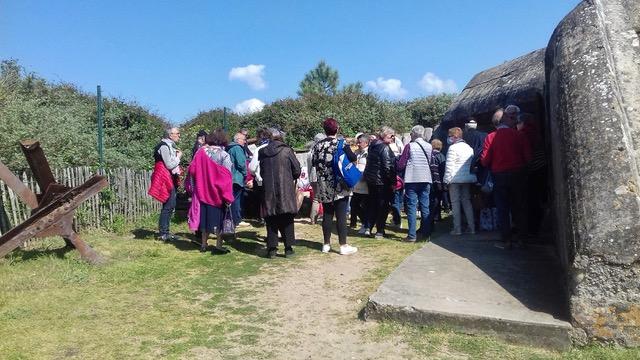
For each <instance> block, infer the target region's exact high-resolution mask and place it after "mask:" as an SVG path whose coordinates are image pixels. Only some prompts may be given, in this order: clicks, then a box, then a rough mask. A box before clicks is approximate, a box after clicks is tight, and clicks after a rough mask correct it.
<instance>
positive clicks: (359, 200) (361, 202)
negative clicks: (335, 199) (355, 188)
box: [351, 193, 370, 228]
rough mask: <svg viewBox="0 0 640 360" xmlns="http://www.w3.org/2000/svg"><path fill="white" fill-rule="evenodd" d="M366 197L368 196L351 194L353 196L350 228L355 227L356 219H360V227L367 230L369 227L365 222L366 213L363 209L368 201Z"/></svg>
mask: <svg viewBox="0 0 640 360" xmlns="http://www.w3.org/2000/svg"><path fill="white" fill-rule="evenodd" d="M368 197H369V195H368V194H358V193H353V196H352V197H351V227H354V226H356V224H357V223H358V218H360V222H361V223H362V226H364V227H365V228H369V226H370V225H369V222H368V221H367V212H366V211H365V207H366V205H367V202H368V201H369V200H368V199H367V198H368Z"/></svg>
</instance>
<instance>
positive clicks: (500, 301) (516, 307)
mask: <svg viewBox="0 0 640 360" xmlns="http://www.w3.org/2000/svg"><path fill="white" fill-rule="evenodd" d="M497 239H498V235H497V234H494V233H484V234H481V235H463V236H456V237H454V236H451V235H448V234H447V235H442V236H440V237H438V238H435V239H433V240H432V242H430V243H427V244H425V246H424V247H422V248H421V249H420V250H418V251H416V252H415V253H414V254H412V255H411V256H409V257H408V258H407V259H405V261H404V262H403V263H402V264H401V265H400V266H399V267H398V268H397V269H396V270H395V271H394V272H393V273H392V274H391V275H390V276H389V277H388V278H387V279H386V280H385V281H384V283H383V284H382V285H381V286H380V288H378V290H377V291H376V293H374V294H373V295H372V296H371V297H370V298H369V302H368V304H367V306H366V308H365V314H364V315H365V318H366V319H389V318H390V319H395V320H400V321H408V322H413V323H417V324H425V325H438V326H446V327H452V328H454V329H456V330H459V331H463V332H468V333H474V334H486V335H492V336H497V337H500V338H503V339H506V340H508V341H512V342H517V343H523V344H529V345H535V346H545V347H551V348H555V349H566V348H568V347H569V346H570V344H571V341H570V337H569V331H570V330H571V325H570V324H569V323H568V322H567V321H565V320H566V319H567V312H568V311H567V305H566V304H567V302H566V299H565V297H564V291H563V289H562V283H561V281H560V280H561V278H562V274H563V273H562V271H561V270H560V268H559V267H558V266H557V264H556V261H555V258H554V256H553V252H552V248H551V247H545V246H529V247H527V248H526V249H514V250H511V251H508V250H503V249H500V248H498V247H496V246H495V245H496V242H497Z"/></svg>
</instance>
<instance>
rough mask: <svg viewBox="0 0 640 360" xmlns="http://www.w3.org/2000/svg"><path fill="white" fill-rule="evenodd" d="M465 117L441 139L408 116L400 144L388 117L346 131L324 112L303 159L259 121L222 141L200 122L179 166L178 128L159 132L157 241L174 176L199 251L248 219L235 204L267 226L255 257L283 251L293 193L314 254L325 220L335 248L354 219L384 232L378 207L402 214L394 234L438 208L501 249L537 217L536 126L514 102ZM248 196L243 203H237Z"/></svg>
mask: <svg viewBox="0 0 640 360" xmlns="http://www.w3.org/2000/svg"><path fill="white" fill-rule="evenodd" d="M477 125H478V124H477V123H476V121H475V120H474V119H473V118H470V119H468V121H467V122H466V124H465V126H464V130H463V129H462V128H461V127H452V128H450V129H448V132H447V134H448V136H447V138H446V139H438V138H432V129H430V128H425V127H423V126H421V125H416V126H414V127H413V128H412V129H411V131H410V133H409V134H408V136H407V137H406V138H405V139H404V142H403V141H402V140H401V139H400V137H399V136H397V134H396V132H395V131H394V129H392V128H391V127H388V126H383V127H382V128H381V129H379V131H376V132H374V133H358V134H355V136H354V137H353V138H347V137H346V136H344V134H341V132H340V126H339V123H338V121H337V120H335V119H333V118H327V119H324V120H323V121H322V128H323V130H324V131H323V133H319V134H317V135H316V136H315V137H314V138H313V141H311V142H310V143H309V144H308V146H309V152H308V154H307V156H306V166H304V167H302V166H301V164H300V162H299V160H298V158H297V157H296V154H295V153H294V151H293V149H292V148H291V147H290V146H289V145H287V144H286V142H285V134H284V132H283V131H281V130H279V129H277V128H263V129H260V130H259V131H258V133H257V134H256V137H255V138H253V139H251V140H250V141H249V139H248V138H247V136H248V132H247V131H246V130H243V131H240V132H238V133H236V134H235V135H234V136H233V141H231V142H230V141H229V139H228V137H227V134H226V133H225V132H224V131H223V130H222V129H215V130H213V131H212V132H211V133H209V134H207V132H206V131H204V130H201V131H200V132H198V134H197V139H196V141H195V143H194V146H193V150H192V160H191V163H190V164H189V165H188V168H187V169H186V171H184V174H182V172H183V171H182V170H181V167H180V161H181V157H182V152H181V151H180V150H179V149H178V148H177V146H176V142H177V141H179V139H180V132H179V129H177V128H171V129H168V130H167V131H166V133H165V136H164V138H163V139H162V141H161V142H160V143H159V144H158V145H157V146H156V147H155V149H154V159H155V166H154V172H153V175H152V183H151V188H150V189H149V194H150V195H151V196H153V197H154V198H156V199H158V200H159V201H160V202H162V210H161V213H160V219H159V224H158V228H159V235H160V238H161V239H162V240H165V241H171V240H174V239H175V235H173V234H171V232H170V229H169V224H170V218H171V215H172V213H173V210H174V208H175V205H176V189H177V188H178V186H179V185H180V184H181V181H182V182H183V183H184V187H185V189H186V191H187V192H188V193H189V194H190V196H191V205H190V208H189V213H188V222H189V228H190V229H191V230H192V231H194V232H195V233H196V237H197V238H198V239H199V243H200V246H201V251H208V250H209V245H208V239H209V235H210V234H212V235H214V236H215V237H216V245H215V246H213V247H212V250H211V251H212V252H213V253H218V254H224V253H228V252H229V250H228V249H227V248H225V247H224V246H223V235H224V234H228V233H233V232H234V231H235V228H236V227H242V226H249V224H248V223H247V222H245V221H243V217H244V216H243V209H249V208H255V209H256V210H255V217H257V218H258V219H259V221H261V222H263V223H264V224H265V226H266V229H267V238H266V243H267V252H266V256H267V257H268V258H274V257H275V256H276V254H277V251H278V244H279V242H283V243H284V255H285V257H290V256H292V255H294V254H295V251H294V243H295V232H294V217H295V216H296V215H297V214H298V213H299V212H300V208H301V205H302V203H303V199H304V197H305V196H306V197H309V198H310V203H311V210H310V215H309V217H310V220H311V223H312V224H315V223H316V222H317V221H319V220H318V219H319V218H320V217H321V218H322V220H321V222H322V234H323V245H322V252H323V253H328V252H330V251H331V249H332V248H331V238H332V233H333V231H334V229H336V230H337V237H338V244H339V248H338V249H337V250H336V251H337V252H338V253H339V254H341V255H349V254H354V253H356V252H357V251H358V249H357V248H356V247H355V246H352V245H350V244H349V243H348V236H347V234H348V229H349V227H352V228H357V227H358V223H359V224H360V227H359V230H358V234H359V235H361V236H371V237H373V238H375V239H384V238H385V237H387V234H386V231H385V230H386V227H387V218H388V216H389V213H391V215H392V219H391V224H390V226H393V227H395V228H396V229H399V228H401V227H402V225H401V224H402V222H401V213H402V212H404V213H405V214H406V217H407V229H406V230H407V235H406V238H404V241H407V242H415V241H418V240H419V239H424V240H428V239H429V237H430V235H431V233H432V231H433V230H434V225H435V223H436V222H438V221H440V220H441V219H442V212H443V211H446V212H448V211H449V210H450V211H451V213H452V217H453V228H452V229H451V232H450V233H451V235H453V236H458V235H462V234H464V233H467V234H475V233H476V231H479V230H499V231H500V234H501V238H502V240H503V242H504V246H505V248H507V249H510V248H511V247H512V243H513V240H514V238H515V239H517V242H518V244H522V243H523V239H524V238H526V237H528V236H533V235H535V234H536V232H537V227H538V226H539V219H540V218H541V208H542V204H541V203H540V202H541V199H543V198H544V195H543V194H542V193H541V192H542V191H543V190H544V189H543V188H540V187H537V188H536V184H535V183H533V182H534V181H535V182H539V183H544V177H545V174H544V171H545V164H544V153H543V147H542V145H541V144H540V141H541V136H540V134H539V127H538V126H537V123H536V119H535V117H534V116H533V115H531V114H526V113H521V111H520V109H519V108H518V106H516V105H509V106H507V107H506V108H504V109H498V110H497V111H496V112H495V113H494V115H493V125H494V127H495V129H494V130H493V131H491V132H489V133H487V132H483V131H480V130H478V129H477ZM249 143H251V144H249ZM342 164H350V165H347V167H349V166H351V165H353V166H354V167H355V168H356V169H357V171H356V172H355V173H354V172H353V170H351V171H352V172H351V173H350V175H348V176H350V178H349V179H347V178H346V176H347V175H345V173H344V171H345V169H344V168H345V166H343V165H342ZM353 174H355V175H353ZM181 175H183V176H181ZM353 176H355V179H354V178H352V177H353ZM180 179H183V180H180ZM347 180H350V181H351V182H353V183H352V184H351V185H349V181H347ZM248 193H251V194H252V195H253V197H252V198H251V197H250V198H249V199H253V200H250V201H248V202H247V203H246V204H243V199H247V194H248ZM532 193H533V195H532ZM349 217H350V218H349ZM418 219H419V220H420V222H419V224H418ZM487 219H489V220H487ZM487 221H488V222H489V224H487ZM334 223H335V225H334ZM513 225H515V229H516V231H517V236H514V232H513V230H512V229H513Z"/></svg>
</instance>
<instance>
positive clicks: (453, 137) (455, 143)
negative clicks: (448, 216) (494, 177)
mask: <svg viewBox="0 0 640 360" xmlns="http://www.w3.org/2000/svg"><path fill="white" fill-rule="evenodd" d="M447 143H449V150H447V162H446V167H445V172H444V179H443V181H444V183H445V184H448V185H449V196H450V197H451V208H452V210H453V230H452V231H451V235H461V234H462V213H461V212H460V207H461V206H462V208H463V210H464V216H465V217H466V218H467V225H468V227H469V229H468V231H469V233H471V234H475V221H474V217H473V206H472V205H471V184H474V183H475V182H476V175H475V174H472V173H471V163H472V162H473V149H472V148H471V146H469V145H467V144H466V143H465V142H464V140H463V139H462V129H460V128H459V127H454V128H451V129H449V137H448V138H447Z"/></svg>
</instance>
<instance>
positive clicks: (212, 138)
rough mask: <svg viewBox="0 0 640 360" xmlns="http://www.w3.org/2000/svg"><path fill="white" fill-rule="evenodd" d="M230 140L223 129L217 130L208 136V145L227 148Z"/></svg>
mask: <svg viewBox="0 0 640 360" xmlns="http://www.w3.org/2000/svg"><path fill="white" fill-rule="evenodd" d="M228 143H229V138H228V137H227V133H226V132H224V130H223V129H220V128H218V129H215V130H213V131H212V132H211V133H210V134H209V135H207V145H216V146H227V144H228Z"/></svg>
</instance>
